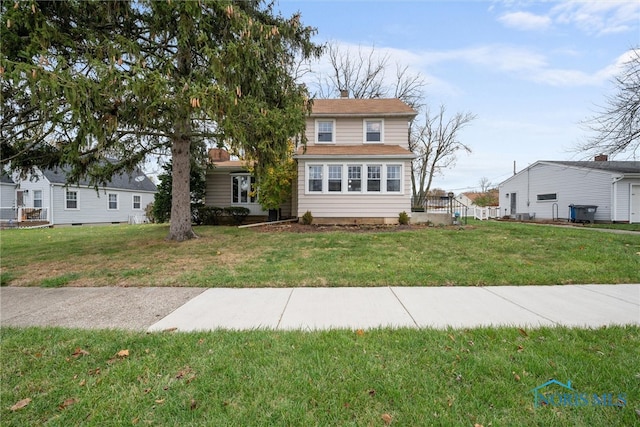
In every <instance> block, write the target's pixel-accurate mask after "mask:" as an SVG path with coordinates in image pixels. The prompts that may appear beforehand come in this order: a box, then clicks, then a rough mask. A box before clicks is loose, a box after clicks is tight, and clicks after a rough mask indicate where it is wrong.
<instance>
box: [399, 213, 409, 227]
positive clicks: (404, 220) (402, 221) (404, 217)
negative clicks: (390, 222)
mask: <svg viewBox="0 0 640 427" xmlns="http://www.w3.org/2000/svg"><path fill="white" fill-rule="evenodd" d="M398 222H399V223H400V225H407V224H409V215H408V214H407V213H406V212H405V211H402V212H400V215H399V216H398Z"/></svg>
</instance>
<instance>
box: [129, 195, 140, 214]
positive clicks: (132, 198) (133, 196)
mask: <svg viewBox="0 0 640 427" xmlns="http://www.w3.org/2000/svg"><path fill="white" fill-rule="evenodd" d="M136 197H140V207H139V208H136V203H135V198H136ZM131 209H132V210H134V211H141V210H142V195H140V194H132V195H131Z"/></svg>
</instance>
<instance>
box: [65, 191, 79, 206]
mask: <svg viewBox="0 0 640 427" xmlns="http://www.w3.org/2000/svg"><path fill="white" fill-rule="evenodd" d="M65 197H66V205H65V206H66V207H67V209H78V192H77V191H70V190H67V193H66V196H65Z"/></svg>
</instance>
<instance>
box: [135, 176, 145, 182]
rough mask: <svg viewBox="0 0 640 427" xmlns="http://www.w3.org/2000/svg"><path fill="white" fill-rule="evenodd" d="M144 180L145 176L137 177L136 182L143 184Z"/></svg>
mask: <svg viewBox="0 0 640 427" xmlns="http://www.w3.org/2000/svg"><path fill="white" fill-rule="evenodd" d="M144 178H145V176H144V175H140V176H136V178H135V181H136V182H142V181H144Z"/></svg>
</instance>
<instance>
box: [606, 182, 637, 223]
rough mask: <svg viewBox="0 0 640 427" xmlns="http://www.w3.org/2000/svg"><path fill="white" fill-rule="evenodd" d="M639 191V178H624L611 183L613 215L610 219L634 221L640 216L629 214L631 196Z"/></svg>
mask: <svg viewBox="0 0 640 427" xmlns="http://www.w3.org/2000/svg"><path fill="white" fill-rule="evenodd" d="M639 191H640V178H626V179H622V180H620V181H618V182H616V183H615V184H613V201H614V203H613V206H614V210H613V217H612V218H611V220H612V221H625V222H626V221H635V222H638V220H639V219H640V217H637V218H638V219H636V216H634V217H633V218H632V215H631V198H632V197H633V194H634V193H638V192H639Z"/></svg>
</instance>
